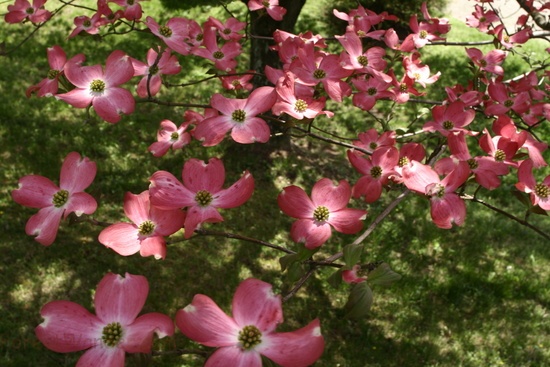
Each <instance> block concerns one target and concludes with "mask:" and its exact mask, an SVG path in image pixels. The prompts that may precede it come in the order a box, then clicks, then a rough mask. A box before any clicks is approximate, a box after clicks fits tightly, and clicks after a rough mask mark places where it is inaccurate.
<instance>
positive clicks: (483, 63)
mask: <svg viewBox="0 0 550 367" xmlns="http://www.w3.org/2000/svg"><path fill="white" fill-rule="evenodd" d="M479 65H481V66H482V67H485V66H487V60H479Z"/></svg>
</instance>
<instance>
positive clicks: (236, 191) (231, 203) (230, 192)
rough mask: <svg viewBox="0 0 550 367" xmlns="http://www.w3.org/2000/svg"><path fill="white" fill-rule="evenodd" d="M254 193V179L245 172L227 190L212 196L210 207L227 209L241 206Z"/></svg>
mask: <svg viewBox="0 0 550 367" xmlns="http://www.w3.org/2000/svg"><path fill="white" fill-rule="evenodd" d="M253 192H254V178H253V177H252V175H251V174H250V172H248V171H245V172H244V174H243V176H242V177H241V178H240V179H239V180H238V181H237V182H235V183H234V184H233V185H231V186H230V187H228V188H227V189H224V190H221V191H219V192H218V193H217V194H215V195H214V199H213V200H212V204H211V205H212V206H215V207H218V208H223V209H229V208H235V207H237V206H241V205H243V204H244V203H245V202H246V201H247V200H248V199H250V197H251V196H252V193H253Z"/></svg>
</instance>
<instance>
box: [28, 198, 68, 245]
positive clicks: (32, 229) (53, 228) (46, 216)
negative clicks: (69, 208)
mask: <svg viewBox="0 0 550 367" xmlns="http://www.w3.org/2000/svg"><path fill="white" fill-rule="evenodd" d="M63 210H64V209H63V208H56V207H54V206H50V207H46V208H42V209H40V210H39V211H38V213H36V214H35V215H33V216H32V217H30V218H29V220H28V221H27V225H26V226H25V233H27V234H28V235H29V236H36V237H35V240H36V241H38V242H39V243H40V244H42V245H44V246H49V245H51V244H52V243H53V241H55V237H56V236H57V230H58V229H59V222H61V217H62V216H63Z"/></svg>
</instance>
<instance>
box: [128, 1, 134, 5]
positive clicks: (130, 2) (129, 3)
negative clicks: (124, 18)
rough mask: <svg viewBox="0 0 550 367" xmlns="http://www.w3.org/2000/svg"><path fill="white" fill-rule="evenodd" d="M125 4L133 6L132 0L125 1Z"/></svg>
mask: <svg viewBox="0 0 550 367" xmlns="http://www.w3.org/2000/svg"><path fill="white" fill-rule="evenodd" d="M126 4H128V5H134V0H126Z"/></svg>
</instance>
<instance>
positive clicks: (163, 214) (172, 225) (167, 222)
mask: <svg viewBox="0 0 550 367" xmlns="http://www.w3.org/2000/svg"><path fill="white" fill-rule="evenodd" d="M149 218H150V219H151V220H152V221H153V222H154V223H155V234H159V235H161V236H170V235H171V234H173V233H175V232H177V231H178V230H179V229H180V228H181V227H183V222H184V221H185V212H184V211H183V210H181V209H174V210H163V209H159V208H157V207H154V206H152V207H151V209H150V210H149Z"/></svg>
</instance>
